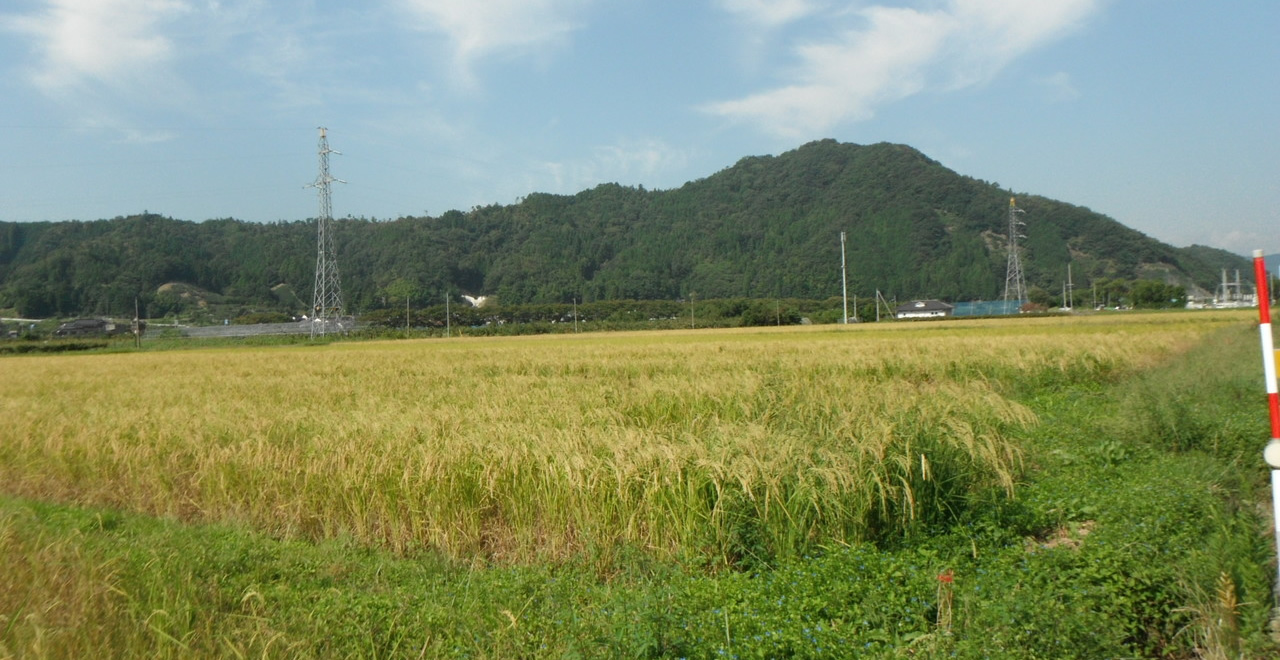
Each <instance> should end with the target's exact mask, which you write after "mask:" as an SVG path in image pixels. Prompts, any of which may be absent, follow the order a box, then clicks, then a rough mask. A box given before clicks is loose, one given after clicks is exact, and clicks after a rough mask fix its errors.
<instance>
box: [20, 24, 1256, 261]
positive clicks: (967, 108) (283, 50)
mask: <svg viewBox="0 0 1280 660" xmlns="http://www.w3.org/2000/svg"><path fill="white" fill-rule="evenodd" d="M1277 31H1280V2H1276V1H1275V0H1231V1H1230V2H1204V1H1203V0H866V1H863V0H364V1H363V2H360V3H350V2H338V1H337V0H5V2H4V3H2V4H0V67H2V68H3V72H2V73H0V99H3V100H2V101H0V220H4V221H37V220H96V219H102V218H111V217H116V216H127V215H131V214H135V213H141V212H143V211H149V212H152V213H160V214H163V215H167V216H170V217H174V218H178V219H182V220H193V221H201V220H205V219H210V218H227V217H232V218H239V219H242V220H248V221H255V222H273V221H278V220H286V221H292V220H303V219H307V218H312V217H315V216H316V215H317V214H318V212H319V210H318V209H319V204H318V201H317V194H316V190H315V189H314V188H307V187H306V186H307V184H309V183H313V182H314V181H315V180H316V178H317V174H318V163H317V161H318V136H319V131H318V130H317V129H318V128H319V127H321V126H323V127H326V128H327V129H328V130H327V135H328V140H329V147H330V148H331V149H334V150H336V151H338V152H340V153H339V154H333V155H331V156H330V171H331V175H332V176H334V177H336V178H338V179H341V180H343V181H344V182H345V184H334V186H333V190H332V199H333V213H334V216H335V217H347V216H354V217H366V218H378V219H393V218H396V217H401V216H405V215H424V214H425V215H433V216H434V215H440V214H442V213H444V212H445V211H448V210H450V209H461V210H467V209H470V208H472V207H475V206H485V205H489V204H511V203H515V202H517V201H518V200H519V199H521V198H522V197H523V196H525V195H527V194H529V193H532V192H547V193H558V194H574V193H577V192H579V191H582V190H585V189H588V188H591V187H594V186H596V185H598V184H601V183H610V182H616V183H620V184H623V185H628V186H644V187H645V188H648V189H669V188H676V187H679V186H681V185H683V184H684V183H686V182H688V181H692V180H696V179H700V178H704V177H708V176H710V175H712V174H714V173H716V172H717V171H720V170H722V169H725V168H727V167H730V166H732V165H733V164H734V163H735V162H737V161H738V160H739V159H741V158H743V157H746V156H757V155H765V154H779V153H782V152H785V151H789V150H791V149H795V148H797V147H799V146H800V145H802V144H804V143H806V142H809V141H812V140H817V139H823V138H834V139H836V140H839V141H841V142H851V143H857V144H872V143H876V142H895V143H902V144H908V145H911V146H912V147H915V148H917V149H919V150H921V151H922V152H924V153H925V154H926V155H928V156H929V157H931V158H933V159H935V160H937V161H939V162H941V163H942V164H943V165H945V166H947V167H949V168H951V169H952V170H955V171H956V172H959V173H960V174H964V175H968V176H972V177H975V178H978V179H983V180H986V181H992V182H995V183H998V184H999V185H1001V186H1003V187H1005V188H1007V189H1010V190H1012V191H1014V192H1018V193H1031V194H1037V195H1043V196H1046V197H1051V198H1054V199H1059V200H1062V201H1065V202H1069V203H1072V204H1078V205H1081V206H1085V207H1088V208H1090V209H1092V210H1094V211H1097V212H1100V213H1104V214H1106V215H1108V216H1110V217H1112V218H1114V219H1116V220H1118V221H1120V222H1121V223H1123V224H1125V225H1127V226H1129V227H1132V228H1134V229H1137V230H1139V231H1141V232H1143V233H1145V234H1147V235H1149V236H1152V237H1155V238H1157V239H1160V240H1162V241H1165V242H1168V243H1171V244H1173V245H1176V246H1185V245H1190V244H1201V245H1210V246H1214V247H1220V248H1224V249H1227V250H1231V251H1233V252H1237V253H1240V254H1244V255H1249V254H1250V253H1251V252H1252V251H1253V250H1254V249H1262V250H1264V251H1266V252H1267V253H1277V252H1280V232H1278V231H1277V229H1278V228H1280V227H1278V226H1277V225H1280V168H1277V155H1280V111H1278V110H1277V109H1278V108H1280V39H1276V38H1275V33H1276V32H1277ZM1027 221H1028V222H1034V218H1027Z"/></svg>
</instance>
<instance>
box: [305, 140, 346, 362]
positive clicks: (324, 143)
mask: <svg viewBox="0 0 1280 660" xmlns="http://www.w3.org/2000/svg"><path fill="white" fill-rule="evenodd" d="M327 131H328V129H326V128H325V127H323V126H321V127H320V175H319V176H317V177H316V182H315V183H313V184H310V185H309V186H308V187H309V188H315V189H316V190H317V192H318V193H319V196H320V217H319V218H317V219H316V286H315V294H314V296H313V297H312V299H311V311H312V313H313V314H314V315H315V316H314V317H313V318H312V320H311V336H312V337H315V336H316V335H324V334H325V333H326V332H328V331H330V330H331V329H332V330H335V331H339V330H342V329H343V315H342V313H343V311H344V310H343V307H342V284H341V282H340V281H339V279H338V258H337V254H336V252H335V251H334V249H333V227H332V225H333V202H332V200H331V199H330V196H329V184H331V183H333V182H335V181H336V182H338V183H346V181H343V180H342V179H335V178H333V177H332V176H330V175H329V154H337V153H341V152H338V151H334V150H332V149H330V148H329V138H328V136H327V135H326V133H327ZM331 326H332V327H331Z"/></svg>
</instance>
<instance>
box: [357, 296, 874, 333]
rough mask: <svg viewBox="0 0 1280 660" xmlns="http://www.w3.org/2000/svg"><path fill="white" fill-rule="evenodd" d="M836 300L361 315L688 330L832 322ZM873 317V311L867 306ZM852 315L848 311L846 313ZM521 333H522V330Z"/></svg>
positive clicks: (381, 321) (388, 324) (431, 324)
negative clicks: (692, 328) (690, 328)
mask: <svg viewBox="0 0 1280 660" xmlns="http://www.w3.org/2000/svg"><path fill="white" fill-rule="evenodd" d="M842 304H843V303H842V301H841V299H840V298H829V299H826V300H805V299H795V298H789V299H785V300H783V299H777V300H759V299H748V298H729V299H712V300H698V299H696V298H694V299H691V300H679V301H677V300H605V301H596V302H587V303H581V304H574V303H546V304H528V305H485V306H483V307H471V306H469V305H465V304H464V305H448V306H446V305H432V306H430V307H420V308H413V307H411V306H405V307H401V308H394V307H392V308H384V309H378V310H374V311H372V312H369V313H368V314H365V315H364V316H362V317H361V321H362V322H364V323H366V324H368V325H371V326H374V327H382V328H405V327H408V328H434V329H440V328H445V327H448V326H453V327H457V328H468V327H470V328H479V327H494V326H505V325H510V326H521V325H530V324H532V325H539V324H542V325H548V326H554V325H558V324H562V325H564V326H566V327H570V326H573V325H574V323H575V321H576V322H577V323H579V324H588V323H589V324H592V325H593V326H597V327H598V326H599V325H600V324H604V325H605V326H606V327H608V328H611V329H624V328H653V327H661V328H689V327H725V326H766V325H797V324H800V323H804V322H811V323H833V322H836V321H837V320H839V319H840V318H841V315H842V313H843V310H842ZM870 311H871V313H872V314H874V313H875V312H874V308H871V310H870ZM850 314H851V315H852V314H853V310H852V309H851V310H850ZM520 331H521V332H526V331H528V329H527V328H524V329H521V330H520Z"/></svg>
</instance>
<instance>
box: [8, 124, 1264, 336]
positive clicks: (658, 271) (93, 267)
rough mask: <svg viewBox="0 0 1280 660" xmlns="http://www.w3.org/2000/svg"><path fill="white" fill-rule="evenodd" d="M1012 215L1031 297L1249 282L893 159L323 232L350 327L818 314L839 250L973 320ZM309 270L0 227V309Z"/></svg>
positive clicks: (98, 304)
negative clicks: (394, 320) (425, 311)
mask: <svg viewBox="0 0 1280 660" xmlns="http://www.w3.org/2000/svg"><path fill="white" fill-rule="evenodd" d="M1010 197H1015V198H1016V200H1017V205H1018V207H1019V208H1021V209H1022V210H1024V211H1025V216H1023V217H1024V219H1025V221H1026V229H1025V234H1026V238H1025V240H1023V241H1021V244H1022V245H1023V247H1024V250H1025V251H1024V253H1023V258H1022V260H1023V267H1024V270H1025V271H1026V274H1027V280H1028V283H1029V284H1031V285H1035V286H1038V287H1040V288H1043V289H1045V290H1048V291H1056V290H1057V289H1058V287H1059V286H1060V283H1061V281H1062V280H1063V279H1064V278H1065V276H1066V267H1067V264H1068V263H1071V264H1072V270H1073V277H1074V279H1075V283H1076V285H1077V286H1083V285H1087V283H1088V282H1089V281H1090V280H1102V279H1115V278H1120V279H1127V280H1133V279H1139V278H1147V279H1160V280H1163V281H1165V282H1166V283H1170V284H1180V285H1186V286H1197V287H1202V288H1208V289H1209V290H1212V287H1213V284H1214V283H1215V282H1216V281H1217V280H1218V278H1219V270H1220V269H1221V268H1245V267H1247V260H1245V259H1244V258H1243V257H1239V256H1237V255H1231V254H1230V253H1227V252H1225V251H1221V250H1216V249H1215V248H1207V247H1204V246H1191V247H1188V248H1175V247H1173V246H1170V245H1167V244H1165V243H1162V242H1160V241H1158V240H1156V239H1153V238H1151V237H1148V236H1146V235H1145V234H1142V233H1141V232H1138V231H1136V230H1134V229H1131V228H1128V227H1126V226H1124V225H1122V224H1121V223H1119V222H1117V221H1115V220H1113V219H1111V218H1108V217H1106V216H1104V215H1101V214H1097V213H1094V212H1092V211H1090V210H1089V209H1087V208H1084V207H1080V206H1075V205H1072V204H1069V203H1066V202H1061V201H1056V200H1052V199H1048V198H1046V197H1042V196H1039V195H1034V194H1029V193H1013V192H1012V191H1009V190H1005V189H1002V188H1000V187H999V186H998V185H996V184H993V183H988V182H985V181H980V180H978V179H974V178H972V177H968V176H964V175H961V174H958V173H956V172H954V171H952V170H950V169H948V168H946V167H945V166H943V165H941V164H940V163H938V162H937V161H935V160H933V159H931V158H929V157H928V156H926V155H925V154H923V153H921V152H920V151H918V150H916V149H914V148H912V147H910V146H907V145H901V144H892V143H878V144H872V145H856V144H847V143H840V142H837V141H835V140H830V139H828V140H819V141H815V142H810V143H808V144H805V145H802V146H800V147H798V148H796V149H793V150H791V151H787V152H784V153H781V154H778V155H773V156H747V157H744V158H742V159H740V160H739V161H738V162H736V163H735V164H733V165H732V166H729V167H727V168H724V169H722V170H720V171H719V172H716V173H713V174H711V175H709V176H707V177H704V178H700V179H696V180H693V181H690V182H687V183H685V184H684V185H682V186H680V187H677V188H672V189H666V190H645V189H644V188H643V187H629V186H622V185H619V184H616V183H607V184H601V185H598V186H595V187H593V188H590V189H588V190H583V191H580V192H578V193H576V194H573V195H555V194H549V193H536V192H535V193H530V194H529V195H527V196H525V197H524V198H523V199H521V200H520V201H518V202H517V203H515V204H511V205H505V206H504V205H498V204H492V205H488V206H483V207H474V208H472V209H471V210H469V211H465V212H464V211H460V210H451V211H448V212H446V213H443V214H441V215H440V216H435V217H430V216H426V217H413V216H406V217H401V218H398V219H395V220H390V221H383V222H377V221H371V220H366V219H362V218H361V219H355V218H348V219H342V220H336V221H335V222H334V233H335V240H336V243H337V249H338V260H339V263H340V268H341V272H342V277H343V288H344V292H345V293H346V300H347V302H348V305H349V306H350V307H352V308H353V309H355V310H357V311H359V310H361V309H370V308H376V307H378V306H380V305H382V304H384V303H385V300H386V298H387V297H388V295H389V292H393V291H397V290H399V291H414V292H419V293H420V294H421V293H422V292H433V293H431V295H432V296H438V295H441V294H443V293H444V292H445V291H452V292H455V293H468V294H472V295H479V294H485V295H496V296H497V298H498V299H499V300H500V301H502V302H504V303H527V302H569V301H570V300H573V299H578V300H608V299H675V298H681V297H686V296H689V295H696V296H697V297H699V298H710V297H748V298H766V297H769V298H771V297H806V298H825V297H828V296H831V295H838V294H839V291H840V272H839V263H840V253H839V233H840V232H841V231H845V232H846V233H847V236H848V239H849V243H848V250H847V257H848V264H849V269H848V270H849V286H850V293H851V294H855V293H856V294H857V295H862V296H868V295H871V294H872V293H873V292H874V291H876V290H880V291H882V292H885V293H886V294H887V295H896V296H897V297H898V298H900V299H906V298H919V297H927V298H939V299H944V300H951V301H959V300H980V299H987V300H989V299H994V298H997V297H999V296H1000V295H1001V293H1002V289H1003V285H1004V279H1005V264H1006V255H1005V244H1006V234H1007V222H1008V217H1007V211H1008V204H1009V198H1010ZM314 255H315V245H314V221H293V222H277V223H269V224H258V223H249V222H244V221H240V220H234V219H215V220H206V221H204V222H199V223H196V222H190V221H184V220H173V219H170V218H165V217H162V216H158V215H154V214H146V215H141V216H130V217H128V218H115V219H112V220H98V221H92V222H80V221H71V222H63V223H0V306H7V307H14V308H16V309H17V310H18V311H20V312H22V313H23V314H24V315H26V314H34V315H55V314H61V315H71V314H80V313H95V312H96V313H101V311H102V310H103V309H104V308H105V309H111V308H121V307H124V306H126V303H127V306H128V308H129V309H131V308H132V300H133V299H134V297H135V296H141V297H142V298H143V302H144V303H145V304H147V305H154V306H158V307H164V305H165V304H167V303H166V302H165V300H164V299H163V296H162V294H160V293H159V292H158V291H157V289H158V288H159V287H160V286H161V285H163V284H165V283H168V282H185V283H189V284H192V285H195V286H199V287H201V288H203V289H206V290H208V291H211V292H214V293H216V294H218V295H221V296H226V297H228V298H230V299H236V300H243V301H245V302H247V303H255V304H257V303H260V304H261V305H263V306H273V305H280V304H281V303H280V301H279V300H277V298H276V297H275V296H274V295H272V288H273V287H276V286H278V285H280V284H282V283H286V284H289V285H290V286H291V287H292V288H293V289H295V290H303V291H305V290H309V283H310V281H311V278H312V273H313V267H314ZM391 295H394V294H391ZM151 313H152V314H155V310H152V311H151Z"/></svg>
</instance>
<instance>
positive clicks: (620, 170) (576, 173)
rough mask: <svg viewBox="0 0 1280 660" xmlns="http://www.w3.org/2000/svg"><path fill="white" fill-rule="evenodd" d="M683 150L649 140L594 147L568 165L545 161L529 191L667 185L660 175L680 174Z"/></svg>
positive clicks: (684, 161) (684, 159)
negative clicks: (604, 185)
mask: <svg viewBox="0 0 1280 660" xmlns="http://www.w3.org/2000/svg"><path fill="white" fill-rule="evenodd" d="M688 160H689V154H688V152H687V151H686V150H684V149H681V148H679V147H674V146H672V145H670V144H668V143H666V142H664V141H662V140H657V139H653V138H646V139H625V140H619V141H618V142H615V143H613V144H608V145H601V146H597V147H595V148H594V149H592V150H591V154H590V156H588V157H586V158H583V159H579V160H575V161H571V162H563V163H559V162H545V163H542V164H541V165H540V166H539V168H538V169H540V170H541V171H542V172H543V173H544V177H545V178H549V182H547V181H546V180H545V178H544V180H543V181H541V182H532V181H531V182H530V183H531V184H533V187H532V188H531V189H536V188H537V186H539V185H549V186H550V187H551V192H559V193H575V192H578V191H580V190H584V189H586V188H590V187H592V186H595V185H598V184H601V183H606V182H618V183H621V184H623V185H636V184H642V183H646V182H647V183H649V184H650V185H654V186H659V187H660V186H662V185H668V184H670V183H672V182H668V181H664V180H663V179H664V174H665V173H666V172H672V171H682V170H683V169H684V168H685V166H686V165H687V164H688Z"/></svg>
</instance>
